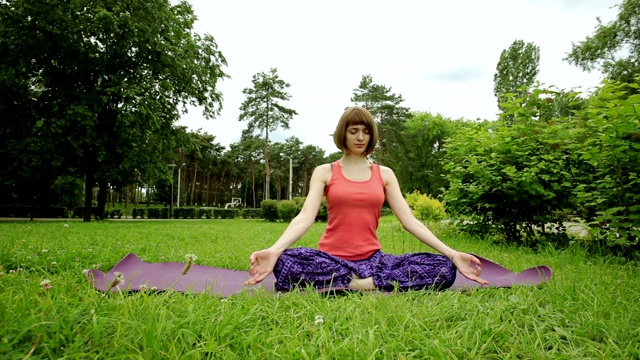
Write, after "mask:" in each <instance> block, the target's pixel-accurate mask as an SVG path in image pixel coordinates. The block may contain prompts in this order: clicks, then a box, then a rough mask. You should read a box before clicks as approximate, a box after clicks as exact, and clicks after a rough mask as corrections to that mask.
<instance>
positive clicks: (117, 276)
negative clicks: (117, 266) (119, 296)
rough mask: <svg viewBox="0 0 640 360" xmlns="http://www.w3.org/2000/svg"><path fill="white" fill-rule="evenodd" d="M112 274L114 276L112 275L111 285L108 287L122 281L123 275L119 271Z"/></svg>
mask: <svg viewBox="0 0 640 360" xmlns="http://www.w3.org/2000/svg"><path fill="white" fill-rule="evenodd" d="M113 275H115V276H114V277H113V281H112V282H111V286H109V289H111V288H113V287H116V286H118V285H120V284H122V283H123V282H124V275H122V273H121V272H119V271H116V272H115V273H113Z"/></svg>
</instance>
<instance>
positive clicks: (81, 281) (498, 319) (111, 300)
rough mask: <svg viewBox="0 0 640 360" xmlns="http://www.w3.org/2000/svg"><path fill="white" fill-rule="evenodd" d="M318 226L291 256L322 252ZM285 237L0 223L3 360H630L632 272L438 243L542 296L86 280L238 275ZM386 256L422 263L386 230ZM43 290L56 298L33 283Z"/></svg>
mask: <svg viewBox="0 0 640 360" xmlns="http://www.w3.org/2000/svg"><path fill="white" fill-rule="evenodd" d="M324 226H325V224H321V223H319V224H316V225H314V226H313V227H312V228H311V230H310V231H309V232H308V233H307V234H306V235H305V236H304V237H303V238H302V239H301V240H300V241H299V242H298V243H297V244H296V245H303V246H315V244H316V241H317V239H318V238H319V236H320V234H321V233H322V230H323V228H324ZM285 227H286V224H281V223H268V222H265V221H262V220H240V219H234V220H184V221H146V220H138V221H117V220H107V221H104V222H92V223H82V222H79V221H33V222H30V221H22V222H21V221H14V222H1V223H0V244H1V248H0V266H2V268H1V269H0V273H2V275H1V276H0V290H1V291H0V314H1V317H0V358H2V359H24V358H33V359H50V358H55V359H60V358H65V359H91V358H96V359H117V358H122V359H178V358H179V359H208V358H211V359H298V358H301V359H408V358H414V359H428V358H433V359H632V358H635V359H638V358H640V350H639V344H640V312H639V311H638V299H640V278H639V277H638V276H637V273H638V263H635V262H627V261H625V260H622V259H617V258H610V257H608V258H601V257H592V256H588V255H586V254H585V253H584V252H583V251H580V249H570V250H567V251H562V252H560V251H556V250H551V249H549V250H543V251H541V252H533V251H530V250H526V249H519V248H512V247H505V246H498V245H494V244H491V243H490V242H488V241H481V240H479V239H474V238H471V237H469V236H466V235H460V234H457V233H456V232H455V231H453V230H452V229H449V228H447V227H445V226H444V225H442V226H441V225H436V226H434V227H432V230H433V231H434V232H435V233H436V234H437V235H438V236H439V237H440V238H441V239H442V240H444V241H445V242H446V243H448V244H449V245H450V246H451V247H453V248H455V249H457V250H462V251H467V252H474V253H477V254H480V255H482V256H483V257H487V258H490V259H493V260H494V261H496V262H497V263H499V264H501V265H503V266H506V267H507V268H510V269H512V270H514V271H520V270H523V269H525V268H528V267H532V266H535V265H541V264H546V265H549V266H550V267H551V268H552V269H553V270H554V277H553V279H552V280H551V281H550V282H548V283H545V284H542V285H540V286H538V287H517V288H510V289H482V290H473V291H444V292H407V293H399V294H391V295H385V294H380V293H366V294H360V293H352V294H343V295H321V294H318V293H316V292H314V291H307V290H303V291H298V292H293V293H287V294H279V295H273V294H266V293H258V294H239V295H234V296H232V297H229V298H219V297H215V296H209V295H192V294H183V293H176V292H171V291H169V292H162V293H152V292H141V293H131V294H129V293H114V294H110V295H109V296H103V294H102V293H100V292H97V291H95V290H93V288H92V287H91V286H90V284H89V283H88V281H87V280H86V279H85V278H84V276H83V274H82V271H83V270H84V269H89V268H94V267H99V268H100V269H101V270H103V271H108V270H109V269H110V268H111V267H112V266H113V265H114V264H116V263H117V262H118V260H120V259H121V258H122V257H123V256H124V255H126V254H127V253H129V252H134V253H136V254H137V255H138V256H140V257H142V258H143V259H144V260H146V261H183V260H184V255H185V254H196V255H197V257H198V261H197V262H198V263H199V264H203V265H211V266H217V267H226V268H231V269H247V267H248V260H247V259H248V257H249V255H250V254H251V252H252V251H254V250H257V249H261V248H263V247H267V246H269V245H271V243H272V242H273V241H275V240H276V239H277V237H278V236H279V235H280V234H281V232H282V231H283V230H284V228H285ZM378 233H379V236H380V238H381V239H382V243H383V247H384V250H385V251H387V252H390V253H405V252H414V251H423V250H424V249H425V247H424V246H423V245H422V244H420V243H419V242H418V241H417V240H415V239H413V238H412V237H411V236H410V235H409V234H407V233H406V232H405V231H404V230H402V227H401V226H400V224H399V223H398V222H397V221H396V220H395V218H393V217H383V218H382V220H381V224H380V229H379V231H378ZM45 279H47V280H49V281H50V283H49V285H50V288H48V289H46V287H47V286H46V285H44V284H42V282H43V280H45Z"/></svg>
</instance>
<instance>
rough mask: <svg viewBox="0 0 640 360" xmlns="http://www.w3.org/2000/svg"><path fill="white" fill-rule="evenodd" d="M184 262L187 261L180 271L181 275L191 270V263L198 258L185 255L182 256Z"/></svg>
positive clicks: (192, 255)
mask: <svg viewBox="0 0 640 360" xmlns="http://www.w3.org/2000/svg"><path fill="white" fill-rule="evenodd" d="M184 258H185V260H187V263H186V264H185V265H184V268H183V269H182V275H186V274H187V273H188V272H189V269H191V265H193V263H194V262H195V261H196V260H198V257H197V256H195V255H194V254H187V255H185V256H184Z"/></svg>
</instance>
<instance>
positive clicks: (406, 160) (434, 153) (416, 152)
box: [389, 112, 469, 198]
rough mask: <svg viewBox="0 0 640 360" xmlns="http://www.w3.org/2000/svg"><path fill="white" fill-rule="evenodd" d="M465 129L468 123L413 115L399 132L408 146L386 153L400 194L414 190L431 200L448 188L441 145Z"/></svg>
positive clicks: (439, 117) (431, 116) (443, 150)
mask: <svg viewBox="0 0 640 360" xmlns="http://www.w3.org/2000/svg"><path fill="white" fill-rule="evenodd" d="M465 126H469V122H467V121H464V120H451V119H448V118H445V117H444V116H442V115H440V114H437V115H432V114H430V113H427V112H416V113H414V114H413V117H412V118H411V119H410V120H409V121H407V123H406V126H405V130H404V131H403V133H402V136H403V138H404V139H405V141H406V142H407V143H408V144H411V146H407V147H406V148H405V150H404V151H403V152H394V154H389V155H390V156H393V158H392V161H393V162H394V163H395V164H396V166H395V170H396V175H397V177H398V181H399V182H400V184H401V185H402V190H403V192H405V193H408V192H413V191H414V190H418V191H420V192H421V193H423V194H428V195H430V196H432V197H434V198H435V197H437V196H439V195H440V194H441V193H442V191H443V189H445V190H446V189H447V188H448V187H449V182H448V181H447V179H446V177H445V175H446V173H447V172H446V171H445V170H444V156H445V153H446V151H445V143H446V142H447V140H448V139H449V138H450V137H451V136H453V135H455V134H456V133H457V132H459V131H461V129H463V128H464V127H465Z"/></svg>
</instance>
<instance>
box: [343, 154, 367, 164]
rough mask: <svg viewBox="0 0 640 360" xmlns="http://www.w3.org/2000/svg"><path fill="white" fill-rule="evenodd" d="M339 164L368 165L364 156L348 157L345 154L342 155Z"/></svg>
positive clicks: (348, 155)
mask: <svg viewBox="0 0 640 360" xmlns="http://www.w3.org/2000/svg"><path fill="white" fill-rule="evenodd" d="M340 162H341V163H343V164H361V163H367V164H368V163H369V160H367V157H366V156H362V155H350V154H347V153H345V154H344V155H342V158H341V159H340Z"/></svg>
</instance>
